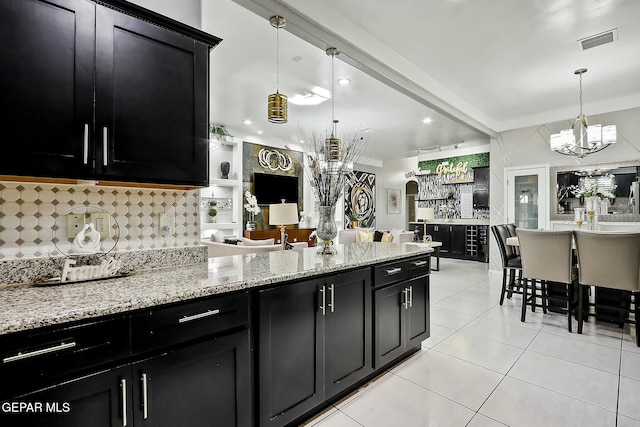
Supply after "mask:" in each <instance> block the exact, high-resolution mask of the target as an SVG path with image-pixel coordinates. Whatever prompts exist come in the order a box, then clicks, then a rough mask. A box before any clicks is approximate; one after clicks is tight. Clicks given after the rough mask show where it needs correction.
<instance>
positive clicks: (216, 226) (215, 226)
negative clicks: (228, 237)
mask: <svg viewBox="0 0 640 427" xmlns="http://www.w3.org/2000/svg"><path fill="white" fill-rule="evenodd" d="M239 225H240V224H238V223H237V222H203V223H201V224H200V228H201V229H202V230H228V229H232V228H237V227H238V226H239Z"/></svg>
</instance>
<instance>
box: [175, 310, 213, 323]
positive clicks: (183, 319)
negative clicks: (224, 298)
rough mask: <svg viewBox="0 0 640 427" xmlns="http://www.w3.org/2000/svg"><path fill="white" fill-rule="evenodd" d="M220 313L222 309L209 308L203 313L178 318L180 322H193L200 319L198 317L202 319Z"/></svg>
mask: <svg viewBox="0 0 640 427" xmlns="http://www.w3.org/2000/svg"><path fill="white" fill-rule="evenodd" d="M218 313H220V310H218V309H215V310H207V311H203V312H202V313H198V314H192V315H191V316H184V317H181V318H179V319H178V323H187V322H193V321H194V320H198V319H202V318H205V317H210V316H215V315H216V314H218Z"/></svg>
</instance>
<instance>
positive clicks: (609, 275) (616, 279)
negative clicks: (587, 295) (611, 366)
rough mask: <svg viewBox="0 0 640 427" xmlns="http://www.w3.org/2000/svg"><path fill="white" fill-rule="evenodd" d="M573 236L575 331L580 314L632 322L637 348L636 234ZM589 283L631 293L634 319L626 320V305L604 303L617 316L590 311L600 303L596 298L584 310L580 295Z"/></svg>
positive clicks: (639, 248) (639, 278)
mask: <svg viewBox="0 0 640 427" xmlns="http://www.w3.org/2000/svg"><path fill="white" fill-rule="evenodd" d="M574 235H575V242H576V251H577V252H578V270H579V272H580V273H579V282H580V286H579V289H578V293H579V295H580V297H579V302H580V309H579V310H578V333H579V334H581V333H582V322H583V319H584V316H594V317H596V318H597V319H598V318H604V319H603V320H613V321H616V322H624V323H631V324H635V325H636V345H637V346H638V347H640V330H639V329H640V328H638V323H637V321H638V319H639V318H640V304H639V303H640V300H639V299H638V298H640V284H639V282H640V267H639V264H640V233H602V232H598V233H593V232H588V231H575V232H574ZM589 286H594V287H596V289H598V288H606V289H618V290H621V291H623V293H624V294H627V295H632V296H633V305H634V319H630V317H629V308H628V307H626V304H616V305H607V308H609V309H610V310H612V311H613V312H617V313H618V316H607V315H603V314H602V313H598V312H597V311H594V312H591V307H594V308H595V309H597V308H598V306H600V305H601V303H599V302H598V301H597V300H596V302H595V303H591V302H587V303H586V304H587V307H586V309H585V307H583V305H584V304H585V302H584V301H583V297H582V295H583V293H584V292H585V290H586V289H587V288H588V287H589ZM628 299H630V298H628Z"/></svg>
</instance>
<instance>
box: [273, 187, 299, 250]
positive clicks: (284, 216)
mask: <svg viewBox="0 0 640 427" xmlns="http://www.w3.org/2000/svg"><path fill="white" fill-rule="evenodd" d="M298 220H299V219H298V204H297V203H285V202H284V199H283V200H282V203H276V204H274V205H269V225H277V226H278V227H280V242H281V243H282V250H284V248H285V245H286V242H285V238H284V236H285V230H286V226H287V225H290V224H297V223H298Z"/></svg>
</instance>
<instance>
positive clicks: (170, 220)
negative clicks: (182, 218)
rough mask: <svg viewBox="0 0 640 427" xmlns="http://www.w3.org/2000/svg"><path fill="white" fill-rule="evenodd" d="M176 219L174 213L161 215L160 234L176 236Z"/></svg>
mask: <svg viewBox="0 0 640 427" xmlns="http://www.w3.org/2000/svg"><path fill="white" fill-rule="evenodd" d="M175 222H176V217H175V215H174V214H172V213H161V214H160V233H163V234H174V230H173V229H174V227H175Z"/></svg>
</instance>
